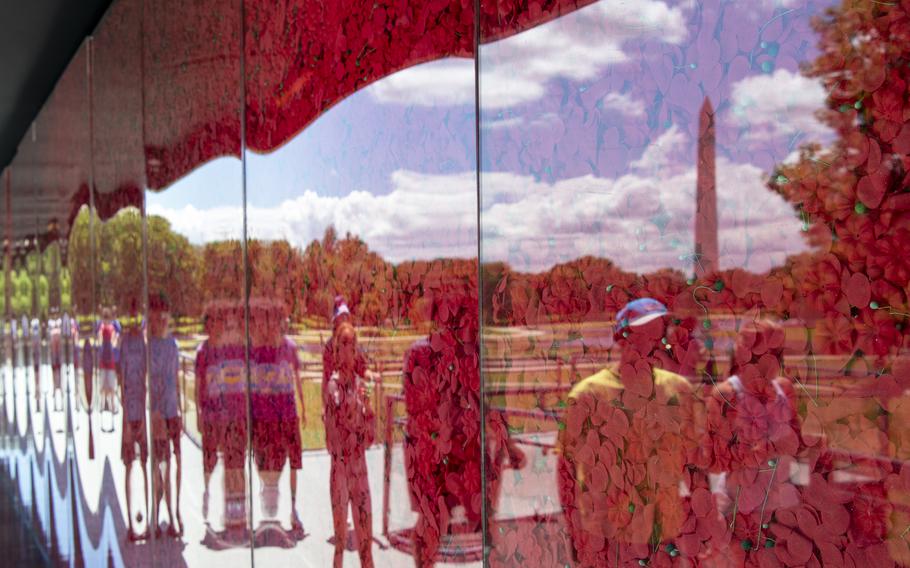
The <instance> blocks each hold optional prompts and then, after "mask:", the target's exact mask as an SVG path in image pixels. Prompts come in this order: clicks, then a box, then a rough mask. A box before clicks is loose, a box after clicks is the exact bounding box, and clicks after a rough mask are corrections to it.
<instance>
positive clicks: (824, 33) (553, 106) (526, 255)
mask: <svg viewBox="0 0 910 568" xmlns="http://www.w3.org/2000/svg"><path fill="white" fill-rule="evenodd" d="M828 8H833V11H831V12H826V9H828ZM497 10H498V8H497V7H493V6H490V9H489V10H485V11H484V17H485V18H488V21H485V22H484V23H483V29H484V30H488V29H491V28H492V29H494V33H490V34H489V37H482V38H481V41H482V46H481V48H480V63H479V65H480V69H481V82H480V85H481V91H480V103H481V113H480V121H481V122H480V126H481V128H480V131H481V135H482V140H483V142H482V144H481V148H482V157H481V170H482V171H481V217H482V223H481V225H482V227H483V237H482V238H483V240H482V251H483V258H482V261H483V266H484V269H485V274H486V275H487V277H488V279H489V280H490V281H491V283H492V285H493V293H492V294H491V295H490V296H489V297H488V296H485V297H484V306H483V309H484V321H485V322H486V323H487V324H488V327H487V328H485V333H484V353H485V354H486V359H485V361H484V365H485V367H484V370H485V373H486V375H485V376H486V386H487V390H486V400H487V402H488V404H489V412H488V414H487V417H488V421H487V422H488V423H487V428H488V431H489V430H497V431H498V432H499V434H498V436H499V437H496V436H495V435H491V436H492V437H491V438H490V443H494V444H500V446H501V449H500V450H499V452H498V453H496V454H492V455H493V459H492V460H491V461H490V462H489V464H488V467H487V474H488V478H487V480H486V482H487V485H486V488H487V496H488V499H489V501H490V509H488V511H487V513H488V517H489V519H490V521H489V523H490V536H491V540H490V545H491V547H492V551H491V556H490V560H491V563H492V564H494V565H498V564H512V563H515V562H521V563H522V564H523V565H535V566H536V565H541V566H552V565H568V564H572V563H575V562H577V563H578V564H580V565H586V566H593V565H598V566H600V565H603V566H606V565H611V566H612V565H633V564H635V565H662V566H663V565H670V564H671V563H679V562H682V563H684V564H687V565H691V564H704V565H713V564H714V563H723V564H726V563H732V564H734V565H743V564H747V565H753V564H754V565H759V564H761V565H787V566H795V565H810V564H811V565H828V564H830V565H835V564H839V563H841V562H857V563H866V564H870V565H871V564H874V565H891V564H893V563H895V562H901V563H903V562H906V561H907V557H908V552H907V551H908V548H907V543H906V540H905V538H904V537H905V533H906V531H905V528H906V526H907V519H906V516H907V515H906V513H905V512H904V509H905V507H904V505H903V503H904V502H905V498H904V497H903V496H902V495H903V492H904V489H902V488H903V487H904V484H903V482H902V481H901V480H902V479H904V478H905V475H904V470H903V461H902V460H903V459H904V456H903V454H902V450H901V440H902V438H903V432H905V431H906V425H905V424H904V421H903V420H902V410H901V409H902V406H903V402H902V401H903V398H904V395H903V394H902V393H903V392H904V387H903V386H902V385H903V384H904V382H905V375H906V371H905V370H904V363H903V361H904V354H903V350H902V345H903V329H904V327H905V326H906V321H905V319H906V317H907V315H906V303H907V296H906V285H907V273H906V271H905V270H904V264H903V260H901V259H902V257H903V254H904V253H903V252H899V251H903V250H904V245H905V244H906V242H905V241H906V239H905V230H904V229H903V227H904V225H905V222H906V219H905V213H904V209H905V207H904V204H903V203H904V201H903V199H904V198H903V195H902V194H901V190H900V189H899V186H900V185H901V183H902V182H901V181H900V180H902V179H903V177H904V175H905V174H904V171H903V169H901V168H900V167H897V168H895V167H892V166H891V165H889V164H896V163H897V162H898V161H900V160H904V161H905V160H906V159H905V156H904V154H905V153H906V151H907V150H908V149H910V147H908V146H907V145H906V144H904V143H903V139H902V138H900V137H899V133H904V130H906V128H904V129H901V128H902V127H901V123H902V122H903V121H904V120H905V119H906V113H903V114H902V112H903V111H901V110H900V109H901V108H903V107H902V104H903V103H899V102H898V100H901V101H903V98H894V97H895V96H896V95H895V93H896V92H897V91H896V90H895V89H898V90H903V89H904V82H903V79H898V77H899V76H900V75H901V73H902V71H899V70H898V68H899V67H898V66H901V65H903V63H902V62H903V60H902V59H900V58H901V57H903V56H902V55H898V52H901V53H902V52H903V51H902V50H901V49H897V50H892V48H893V44H891V43H890V42H889V40H886V39H885V38H888V37H894V36H893V35H889V34H893V32H892V31H889V30H891V29H893V28H889V26H891V25H893V24H892V23H891V22H896V21H901V22H903V21H904V18H905V17H906V16H905V14H904V13H903V10H902V9H900V8H898V7H897V6H896V5H878V4H876V5H875V6H874V7H873V6H871V5H869V6H864V7H859V6H857V5H854V4H851V3H844V5H843V6H835V5H833V3H830V2H808V3H801V4H799V6H796V5H792V4H788V3H783V2H759V3H751V4H748V5H746V4H730V3H720V2H698V3H692V2H662V1H658V0H654V1H648V2H643V3H641V2H640V3H638V4H637V5H636V6H635V7H634V9H631V6H628V5H624V4H622V3H615V2H605V1H604V2H596V3H593V4H590V5H588V6H585V7H582V8H578V9H577V10H574V11H571V12H566V13H562V14H557V12H559V11H558V10H556V9H553V13H552V14H551V16H557V15H558V16H559V17H556V18H555V19H552V20H551V21H548V22H547V23H544V24H541V25H539V26H537V27H534V28H533V29H530V30H527V31H522V30H520V29H518V27H517V26H524V25H525V24H524V23H523V22H527V21H528V19H530V20H531V21H533V20H534V19H535V18H536V17H537V15H538V14H537V13H536V12H534V11H532V10H530V9H529V11H528V13H527V14H524V13H518V14H513V15H514V16H515V17H514V19H508V18H503V13H502V12H501V11H500V13H497ZM899 13H900V15H898V14H899ZM503 22H506V23H507V24H508V26H507V29H505V30H502V33H500V34H499V35H497V34H498V32H495V30H496V29H497V26H499V27H500V29H501V26H502V23H503ZM511 22H514V25H513V24H511ZM902 25H903V24H902ZM509 26H511V27H509ZM502 35H507V36H508V37H505V38H504V39H498V38H499V37H502ZM895 85H896V86H895ZM508 469H512V471H505V470H508Z"/></svg>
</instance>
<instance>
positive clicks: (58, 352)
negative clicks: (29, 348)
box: [47, 308, 63, 412]
mask: <svg viewBox="0 0 910 568" xmlns="http://www.w3.org/2000/svg"><path fill="white" fill-rule="evenodd" d="M50 312H51V313H50V318H49V319H48V321H47V346H48V355H49V358H50V363H51V375H52V377H53V383H54V392H53V394H52V396H53V398H54V410H55V411H56V412H60V411H62V410H63V376H62V375H63V321H62V320H61V319H60V318H59V317H58V313H59V310H58V309H57V308H51V310H50ZM58 395H59V396H58Z"/></svg>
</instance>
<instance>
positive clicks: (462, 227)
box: [149, 170, 477, 261]
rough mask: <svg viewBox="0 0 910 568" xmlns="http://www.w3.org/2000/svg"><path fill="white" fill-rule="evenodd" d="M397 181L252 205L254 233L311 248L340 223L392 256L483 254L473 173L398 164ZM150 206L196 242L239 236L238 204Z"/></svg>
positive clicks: (249, 213) (250, 218)
mask: <svg viewBox="0 0 910 568" xmlns="http://www.w3.org/2000/svg"><path fill="white" fill-rule="evenodd" d="M391 182H392V186H393V188H394V189H393V190H392V192H390V193H389V194H386V195H373V194H371V193H368V192H365V191H354V192H351V193H349V194H348V195H346V196H344V197H327V196H320V195H318V194H317V193H316V192H313V191H310V190H307V191H304V192H303V194H302V195H300V196H299V197H297V198H294V199H289V200H286V201H284V202H282V203H280V204H278V205H277V206H274V207H256V206H251V207H248V208H247V223H248V226H249V233H250V236H251V237H254V238H260V239H266V240H271V239H287V240H288V241H290V242H291V243H293V244H295V245H298V246H301V247H305V246H306V245H307V244H309V243H310V242H311V241H312V240H313V239H318V238H321V237H322V234H323V233H324V231H325V229H326V227H328V226H329V225H334V226H335V228H336V230H337V231H338V233H339V234H342V235H343V234H345V233H347V232H351V233H352V234H354V235H357V236H359V237H360V238H362V239H363V240H364V241H366V242H367V243H368V244H369V246H370V247H371V248H372V249H373V250H376V251H378V252H379V253H380V254H382V255H383V256H385V257H386V258H387V259H388V260H391V261H400V260H405V259H410V258H434V257H437V256H451V257H475V256H477V208H476V203H477V190H476V177H475V174H474V173H473V172H466V173H461V174H456V175H450V176H432V175H426V174H421V173H417V172H411V171H405V170H399V171H396V172H394V173H393V174H392V179H391ZM149 213H150V214H152V215H161V216H163V217H165V218H167V219H168V220H170V221H171V224H172V226H173V228H174V230H175V231H177V232H179V233H182V234H184V235H186V236H187V237H188V238H189V239H190V241H191V242H194V243H204V242H208V241H213V240H219V239H224V238H239V235H238V234H236V232H237V228H238V227H239V226H240V222H239V220H240V219H242V210H241V208H240V207H216V208H211V209H205V210H200V209H197V208H195V207H193V206H192V205H186V206H184V207H182V208H176V209H175V208H167V207H162V206H159V205H155V204H151V205H150V206H149ZM200 219H205V222H204V223H200V222H199V220H200Z"/></svg>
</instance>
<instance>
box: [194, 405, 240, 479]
mask: <svg viewBox="0 0 910 568" xmlns="http://www.w3.org/2000/svg"><path fill="white" fill-rule="evenodd" d="M246 438H247V430H246V417H245V416H244V417H240V418H238V419H237V420H232V421H227V420H222V419H217V420H203V421H202V468H203V471H205V473H211V472H212V471H213V470H214V469H215V464H216V463H218V452H219V450H220V451H221V454H222V457H223V458H224V467H225V468H226V469H239V468H242V467H243V466H244V454H245V450H246Z"/></svg>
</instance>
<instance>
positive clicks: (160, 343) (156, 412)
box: [148, 294, 183, 537]
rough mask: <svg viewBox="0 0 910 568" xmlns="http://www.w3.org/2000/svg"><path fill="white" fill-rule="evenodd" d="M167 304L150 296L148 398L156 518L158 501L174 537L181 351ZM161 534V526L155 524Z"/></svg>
mask: <svg viewBox="0 0 910 568" xmlns="http://www.w3.org/2000/svg"><path fill="white" fill-rule="evenodd" d="M169 324H170V305H169V303H168V300H167V298H165V297H164V295H160V294H159V295H153V296H152V297H151V298H149V327H148V332H149V355H150V357H151V359H150V361H149V370H150V375H149V389H150V391H151V392H150V393H149V400H150V406H151V413H150V414H151V418H152V459H153V460H154V464H153V469H152V475H153V476H154V479H155V518H156V519H160V518H161V517H160V516H159V514H158V512H159V509H160V507H161V500H162V498H163V499H164V505H165V507H166V508H167V514H168V519H169V521H170V523H169V526H168V535H170V536H173V537H176V536H179V535H180V534H182V533H183V519H182V518H181V516H180V479H181V464H180V438H181V435H182V434H183V419H182V417H181V415H180V389H179V388H178V386H177V371H178V368H179V365H180V353H179V351H178V348H177V340H175V339H174V337H173V336H172V335H171V333H170V330H169ZM171 454H173V456H174V464H175V466H176V471H175V475H174V483H175V491H174V493H175V497H174V504H173V507H172V505H171ZM155 530H156V532H157V533H160V530H161V529H160V528H159V527H156V529H155Z"/></svg>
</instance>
